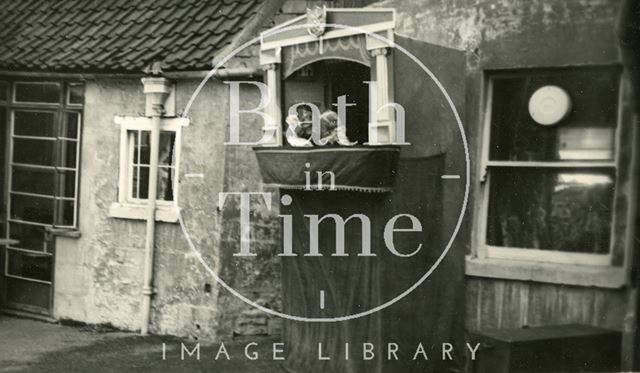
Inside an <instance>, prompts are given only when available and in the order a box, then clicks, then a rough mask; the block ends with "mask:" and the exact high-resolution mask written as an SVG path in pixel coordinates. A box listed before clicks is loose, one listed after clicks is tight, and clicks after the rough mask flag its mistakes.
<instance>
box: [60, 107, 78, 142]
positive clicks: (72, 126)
mask: <svg viewBox="0 0 640 373" xmlns="http://www.w3.org/2000/svg"><path fill="white" fill-rule="evenodd" d="M79 128H80V114H79V113H72V112H67V113H65V114H64V120H63V121H62V128H61V131H60V136H61V137H66V138H69V139H77V138H78V135H79V133H78V132H79V131H78V129H79Z"/></svg>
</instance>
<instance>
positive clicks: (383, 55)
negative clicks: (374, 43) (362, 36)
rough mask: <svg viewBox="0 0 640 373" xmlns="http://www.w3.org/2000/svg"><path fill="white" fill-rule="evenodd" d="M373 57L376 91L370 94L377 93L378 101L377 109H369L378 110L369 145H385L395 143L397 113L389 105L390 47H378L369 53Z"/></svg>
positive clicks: (390, 86)
mask: <svg viewBox="0 0 640 373" xmlns="http://www.w3.org/2000/svg"><path fill="white" fill-rule="evenodd" d="M369 53H371V56H372V57H374V58H375V65H376V69H375V79H376V81H375V83H376V84H375V91H373V90H372V89H371V90H370V93H369V94H373V93H374V92H375V97H376V100H373V101H372V103H374V104H375V107H374V108H373V107H372V108H369V110H370V111H373V110H376V119H377V120H376V122H375V123H369V144H371V145H384V144H390V143H393V142H394V141H395V134H396V131H395V113H393V111H392V110H391V106H392V105H393V104H392V105H389V103H390V102H391V99H390V97H391V91H392V89H393V87H392V85H391V84H390V80H389V78H390V74H392V71H391V70H390V68H389V58H390V50H389V48H388V47H386V46H384V47H378V48H375V49H371V50H370V51H369ZM372 91H373V92H372Z"/></svg>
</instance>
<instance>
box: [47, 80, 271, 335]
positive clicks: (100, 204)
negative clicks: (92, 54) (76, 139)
mask: <svg viewBox="0 0 640 373" xmlns="http://www.w3.org/2000/svg"><path fill="white" fill-rule="evenodd" d="M198 83H199V80H189V81H185V80H181V81H178V84H177V108H178V110H179V111H180V110H182V108H184V107H185V104H186V102H187V100H188V99H189V97H190V95H191V94H192V92H193V91H194V90H195V87H196V85H197V84H198ZM227 91H228V87H227V86H225V85H223V84H221V83H219V82H214V83H212V84H207V86H206V87H205V89H204V90H203V91H202V92H201V93H200V95H199V96H198V98H197V99H196V101H195V102H194V105H193V107H192V109H191V111H190V112H189V118H190V120H191V123H190V126H189V127H187V128H184V129H183V131H182V150H181V151H182V153H181V160H180V184H179V203H180V206H181V207H182V208H183V215H184V219H185V222H186V224H187V226H188V229H189V233H190V235H191V238H192V240H193V241H194V243H195V245H196V246H197V247H198V248H199V249H201V250H202V252H203V253H205V255H204V256H205V260H207V262H208V263H209V264H210V265H211V266H212V267H213V268H214V270H216V271H217V272H218V273H222V274H223V277H224V278H230V279H232V285H236V286H237V285H240V286H241V287H244V288H249V289H250V290H251V292H252V294H257V297H261V296H262V293H263V292H267V293H269V294H267V295H266V297H267V298H269V297H273V295H272V294H274V292H275V293H277V292H276V291H275V290H274V289H277V286H278V285H277V284H278V281H277V273H278V270H277V267H272V266H271V264H272V263H271V261H270V259H269V258H266V259H265V260H264V262H265V263H267V262H268V263H269V268H265V269H264V270H263V269H262V268H258V269H255V268H252V265H253V264H252V263H256V262H257V263H258V264H257V265H258V266H261V265H263V261H262V259H260V260H258V261H255V262H251V263H246V265H244V266H242V267H235V266H233V267H227V264H228V263H227V258H228V257H229V251H228V250H233V249H234V248H233V247H232V246H233V242H238V240H239V238H238V237H239V236H236V237H234V236H233V235H234V234H236V233H237V232H234V231H233V227H234V224H233V221H230V222H228V223H223V219H231V220H232V219H234V214H233V211H236V212H237V209H236V208H237V206H234V204H233V201H232V200H231V199H229V201H227V205H226V206H225V210H224V211H223V212H219V211H218V210H217V203H218V193H219V192H221V191H223V190H230V191H243V190H259V189H260V188H258V185H257V184H258V183H259V178H258V174H257V168H256V167H255V166H252V162H255V160H253V158H251V157H253V155H252V154H250V149H247V148H244V149H234V148H231V147H225V146H224V145H223V142H224V141H225V136H226V131H227V127H228V124H227V123H228V119H227V118H228V110H229V109H228V102H227V100H228V93H227ZM256 99H257V95H255V92H253V91H252V92H249V93H247V94H246V95H245V93H243V96H242V102H243V104H246V105H252V104H253V105H255V104H257V101H255V100H256ZM85 101H86V105H85V118H84V123H83V133H82V137H83V139H82V141H83V142H82V158H81V185H80V203H79V205H80V212H79V219H80V224H79V229H80V233H81V237H80V238H67V237H59V238H58V239H57V242H56V248H57V258H56V271H55V272H56V275H55V276H56V277H55V300H54V315H55V317H57V318H59V319H72V320H76V321H82V322H87V323H95V324H102V323H105V324H111V325H113V326H115V327H118V328H122V329H126V330H137V329H139V328H140V325H139V323H140V321H139V320H140V311H139V307H140V300H141V288H142V273H143V258H144V237H145V222H144V221H134V220H127V219H118V218H113V217H110V216H109V214H108V210H109V206H110V205H111V204H112V203H113V202H115V201H116V200H117V193H118V191H117V187H118V166H119V149H120V144H119V141H120V129H119V126H118V125H116V124H115V123H114V122H113V117H114V115H133V116H136V115H140V114H141V113H142V112H143V111H144V95H143V93H142V84H141V83H140V80H139V78H131V79H106V78H105V79H98V80H89V81H87V82H86V96H85ZM252 101H255V102H253V103H252ZM254 120H255V118H250V117H249V118H247V120H246V121H243V126H246V127H247V128H253V127H255V125H256V124H255V123H254ZM255 128H259V127H255ZM227 156H228V157H229V160H227V159H226V157H227ZM229 169H233V170H234V172H235V171H240V173H234V172H231V173H230V175H231V176H230V177H229V179H228V180H227V179H226V178H225V175H227V172H228V171H229ZM185 174H202V175H203V177H202V178H200V177H193V178H185V177H184V175H185ZM252 175H253V176H252ZM265 219H266V218H265ZM270 224H272V223H271V220H269V221H268V222H266V223H263V224H261V227H262V228H261V230H262V231H261V232H258V233H256V235H260V237H261V238H260V241H263V242H264V243H260V244H261V245H265V246H266V247H267V248H269V243H268V242H269V241H270V240H272V239H273V238H272V237H271V236H272V232H271V229H270ZM223 231H224V234H222V232H223ZM254 273H259V274H260V275H259V276H257V277H256V276H255V275H254ZM240 281H243V282H242V284H239V282H240ZM154 283H155V287H156V288H157V294H156V295H155V296H154V298H153V303H152V308H153V310H152V318H151V320H152V326H151V331H152V332H153V333H159V334H172V335H178V336H189V337H194V338H199V337H208V338H214V339H217V338H223V337H225V336H229V335H231V334H233V333H237V334H255V333H260V334H264V333H267V331H268V324H267V320H266V318H258V319H254V318H252V317H251V316H250V315H251V311H252V310H251V309H250V308H249V307H248V306H246V305H245V304H244V303H240V302H239V301H236V300H235V298H234V299H230V298H229V296H230V295H228V294H227V293H224V292H223V291H221V289H220V287H219V286H218V285H217V283H216V282H215V281H214V279H213V278H212V277H211V276H210V275H209V274H208V273H206V271H205V269H204V268H203V266H202V265H201V264H200V263H199V262H198V260H197V258H196V256H195V255H194V253H193V252H192V251H191V250H190V248H189V247H188V245H187V242H186V241H185V239H184V237H183V235H182V233H181V231H180V228H179V225H178V224H169V223H157V225H156V260H155V281H154ZM247 315H249V316H247Z"/></svg>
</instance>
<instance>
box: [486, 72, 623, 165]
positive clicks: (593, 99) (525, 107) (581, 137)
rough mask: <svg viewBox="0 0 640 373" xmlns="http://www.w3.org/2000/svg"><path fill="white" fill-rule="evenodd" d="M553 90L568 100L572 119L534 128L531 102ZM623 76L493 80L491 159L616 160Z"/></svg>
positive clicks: (558, 75) (559, 75) (571, 74)
mask: <svg viewBox="0 0 640 373" xmlns="http://www.w3.org/2000/svg"><path fill="white" fill-rule="evenodd" d="M547 85H555V86H559V87H561V88H562V89H564V90H565V91H566V92H567V93H568V94H569V97H570V101H571V108H570V112H569V114H568V116H567V117H566V118H565V119H563V120H562V121H561V122H559V123H558V124H555V125H550V126H545V125H540V124H538V123H536V122H535V121H534V120H533V119H532V118H531V116H530V114H529V99H530V97H531V96H532V94H533V93H534V92H535V91H536V90H538V89H539V88H541V87H543V86H547ZM618 86H619V72H618V71H617V70H616V69H611V68H579V69H572V70H556V71H553V72H535V73H528V74H521V75H519V76H510V77H499V78H496V79H495V80H494V81H493V87H494V93H493V102H492V111H491V112H492V115H491V147H490V149H491V150H490V159H492V160H500V161H565V160H566V161H571V160H612V159H613V147H614V138H615V127H616V124H617V112H618Z"/></svg>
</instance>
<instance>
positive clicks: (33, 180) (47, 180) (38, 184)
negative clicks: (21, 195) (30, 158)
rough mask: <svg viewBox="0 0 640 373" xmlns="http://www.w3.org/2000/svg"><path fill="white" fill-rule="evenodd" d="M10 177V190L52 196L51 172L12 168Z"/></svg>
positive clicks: (53, 182) (53, 176)
mask: <svg viewBox="0 0 640 373" xmlns="http://www.w3.org/2000/svg"><path fill="white" fill-rule="evenodd" d="M11 175H12V177H11V190H13V191H16V192H26V193H36V194H45V195H50V196H53V186H54V185H55V173H54V171H53V170H37V169H33V168H26V167H25V168H22V167H14V168H13V171H12V173H11Z"/></svg>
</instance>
